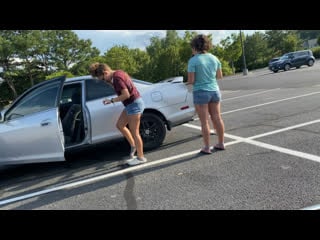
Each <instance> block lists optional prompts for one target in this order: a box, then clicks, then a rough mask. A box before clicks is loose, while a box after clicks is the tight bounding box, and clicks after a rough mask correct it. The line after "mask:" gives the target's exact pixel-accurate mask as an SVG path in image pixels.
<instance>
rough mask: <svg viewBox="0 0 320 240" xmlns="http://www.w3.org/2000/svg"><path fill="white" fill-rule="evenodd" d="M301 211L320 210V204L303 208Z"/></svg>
mask: <svg viewBox="0 0 320 240" xmlns="http://www.w3.org/2000/svg"><path fill="white" fill-rule="evenodd" d="M300 210H320V204H317V205H313V206H309V207H305V208H302V209H300Z"/></svg>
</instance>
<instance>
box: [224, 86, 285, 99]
mask: <svg viewBox="0 0 320 240" xmlns="http://www.w3.org/2000/svg"><path fill="white" fill-rule="evenodd" d="M279 89H280V88H275V89H269V90H265V91H261V92H255V93H250V94H246V95H241V96H237V97H232V98H226V99H222V102H225V101H229V100H233V99H237V98H243V97H248V96H253V95H257V94H261V93H266V92H270V91H274V90H279Z"/></svg>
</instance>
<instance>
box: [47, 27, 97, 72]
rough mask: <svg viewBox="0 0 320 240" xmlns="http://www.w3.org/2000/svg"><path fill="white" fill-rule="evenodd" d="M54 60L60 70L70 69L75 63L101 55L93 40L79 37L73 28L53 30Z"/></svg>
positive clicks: (51, 43) (52, 49)
mask: <svg viewBox="0 0 320 240" xmlns="http://www.w3.org/2000/svg"><path fill="white" fill-rule="evenodd" d="M50 36H51V38H50V46H51V55H52V60H53V61H54V63H55V67H56V68H57V69H58V70H69V69H70V68H71V67H72V66H73V65H74V64H77V63H79V62H83V61H86V60H88V59H90V58H93V57H96V56H99V54H100V51H99V50H98V49H97V48H95V47H92V46H91V45H92V42H91V40H83V39H79V38H78V36H77V35H76V33H74V32H72V31H71V30H52V31H51V34H50Z"/></svg>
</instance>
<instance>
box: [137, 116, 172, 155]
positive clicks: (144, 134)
mask: <svg viewBox="0 0 320 240" xmlns="http://www.w3.org/2000/svg"><path fill="white" fill-rule="evenodd" d="M140 135H141V138H142V141H143V147H144V149H145V150H151V149H154V148H157V147H159V146H160V145H161V144H162V143H163V141H164V139H165V137H166V126H165V124H164V122H163V121H162V119H161V118H160V117H159V116H157V115H156V114H154V113H144V114H143V115H142V117H141V121H140Z"/></svg>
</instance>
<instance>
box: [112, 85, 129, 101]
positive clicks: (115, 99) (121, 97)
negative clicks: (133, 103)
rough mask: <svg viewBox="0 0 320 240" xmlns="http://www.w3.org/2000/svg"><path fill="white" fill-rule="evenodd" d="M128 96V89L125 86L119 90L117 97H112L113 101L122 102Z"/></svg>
mask: <svg viewBox="0 0 320 240" xmlns="http://www.w3.org/2000/svg"><path fill="white" fill-rule="evenodd" d="M129 97H130V93H129V90H128V89H127V88H125V89H122V90H121V95H119V96H118V97H116V98H114V99H113V101H114V102H122V101H124V100H126V99H128V98H129Z"/></svg>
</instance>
